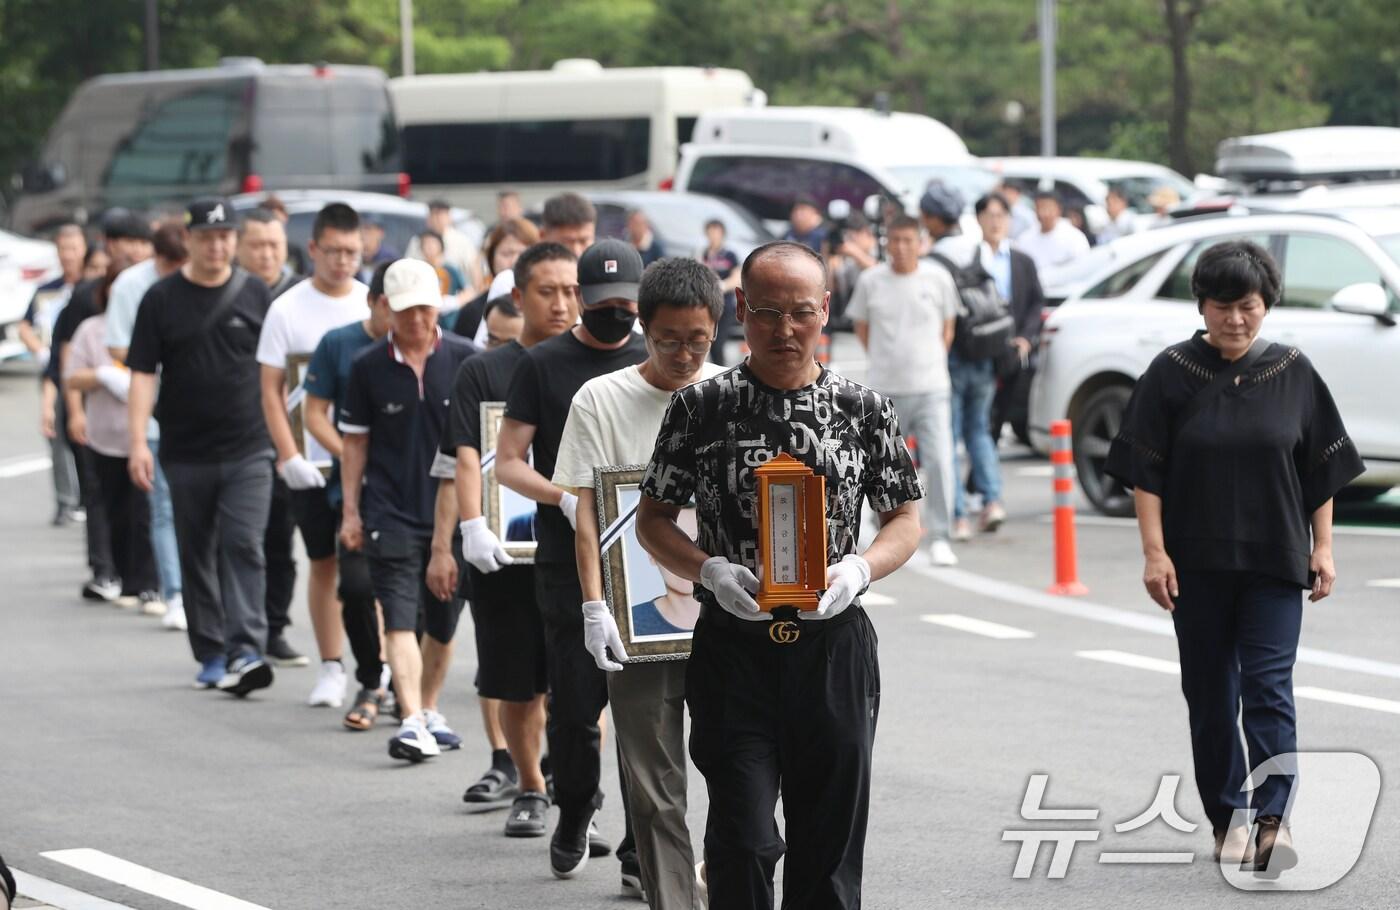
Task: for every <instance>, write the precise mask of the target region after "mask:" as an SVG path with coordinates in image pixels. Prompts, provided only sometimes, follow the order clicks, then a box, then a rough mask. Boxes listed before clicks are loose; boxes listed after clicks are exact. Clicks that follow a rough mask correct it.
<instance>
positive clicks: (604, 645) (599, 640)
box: [583, 600, 627, 672]
mask: <svg viewBox="0 0 1400 910" xmlns="http://www.w3.org/2000/svg"><path fill="white" fill-rule="evenodd" d="M583 646H584V647H585V648H587V649H588V653H589V654H592V655H593V662H594V663H595V664H597V665H598V669H599V670H607V671H609V672H616V671H618V670H621V669H623V667H622V664H620V663H618V662H617V660H609V659H608V649H609V648H611V649H612V652H613V656H614V657H616V658H617V659H618V660H626V659H627V652H626V651H624V650H622V636H621V635H620V634H618V631H617V620H615V619H613V615H612V611H611V610H609V609H608V605H607V604H605V603H603V602H602V601H601V600H585V601H584V602H583Z"/></svg>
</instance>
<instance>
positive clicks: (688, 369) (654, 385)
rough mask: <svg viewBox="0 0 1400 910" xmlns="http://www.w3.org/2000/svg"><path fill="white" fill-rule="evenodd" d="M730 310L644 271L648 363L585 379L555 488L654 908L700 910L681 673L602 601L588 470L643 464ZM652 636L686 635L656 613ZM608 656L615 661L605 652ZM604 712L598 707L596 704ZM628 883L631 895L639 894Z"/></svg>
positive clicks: (658, 270) (708, 286)
mask: <svg viewBox="0 0 1400 910" xmlns="http://www.w3.org/2000/svg"><path fill="white" fill-rule="evenodd" d="M723 310H724V291H723V288H722V287H721V285H720V281H719V278H718V276H716V275H715V273H714V272H713V271H711V270H710V268H709V267H707V266H706V265H705V264H704V263H702V262H697V261H695V260H693V259H680V258H676V259H663V260H660V261H658V262H656V263H655V264H653V265H651V266H649V267H648V268H647V270H646V272H645V273H643V275H642V280H641V283H640V284H639V285H638V287H637V313H638V318H639V320H640V322H641V324H642V331H643V335H644V337H645V338H646V341H647V348H648V354H647V359H646V360H645V361H644V362H643V363H641V364H639V365H638V366H629V367H625V368H623V369H621V370H618V371H617V372H615V373H608V374H607V375H605V376H599V377H597V378H596V379H590V380H589V381H588V382H586V383H584V384H583V388H581V389H579V390H578V393H577V394H575V395H574V400H573V405H572V406H571V407H570V409H569V419H568V422H567V423H566V424H565V425H564V435H563V437H562V438H561V439H560V440H559V458H558V460H557V461H555V463H554V484H555V486H558V487H562V488H564V489H566V490H568V491H569V492H571V493H573V494H574V495H576V496H577V497H578V502H579V505H578V530H577V532H576V534H575V538H574V554H575V557H576V560H577V563H578V578H579V586H580V588H581V589H582V591H583V609H582V616H583V640H582V641H580V642H578V644H577V645H576V646H575V647H579V646H582V648H583V649H585V650H586V651H587V653H589V654H591V655H592V657H593V662H594V663H595V664H597V666H598V669H600V670H606V671H608V673H607V696H608V699H609V700H610V701H611V702H612V706H613V724H614V725H615V727H616V729H617V748H618V755H619V759H620V764H621V773H622V776H623V779H624V781H625V784H626V788H627V799H628V805H627V810H628V815H629V817H630V819H631V822H632V831H633V836H634V839H635V840H636V843H637V859H638V861H639V865H640V869H641V882H640V885H641V890H643V891H644V892H645V893H646V895H647V898H648V900H649V901H650V903H651V906H652V907H653V908H680V910H691V908H693V907H694V906H695V857H694V854H693V852H692V850H691V846H690V829H689V828H687V827H686V823H685V809H686V784H685V778H686V771H685V703H684V702H685V664H684V663H683V662H681V661H661V662H654V663H630V664H627V665H626V667H625V668H624V666H623V664H622V663H621V661H626V660H627V653H626V651H625V649H624V646H623V644H622V638H621V635H620V634H619V631H618V627H617V622H616V621H615V620H614V619H613V615H612V611H611V610H609V609H608V605H607V603H605V602H604V600H603V572H602V558H601V554H600V550H599V529H598V520H597V514H598V513H597V503H596V498H595V495H594V491H593V468H594V467H595V466H599V465H613V466H623V465H635V464H646V463H647V461H649V460H650V459H651V453H652V450H653V449H654V448H655V447H656V433H657V430H659V429H660V428H661V418H662V417H663V416H665V414H666V408H667V406H668V405H670V403H671V393H673V392H674V391H676V390H677V389H681V388H685V387H686V386H688V385H690V384H691V383H694V382H698V381H699V380H701V379H707V378H709V377H710V376H714V375H716V374H718V373H721V372H723V370H724V368H723V367H721V366H719V365H718V364H715V363H711V362H709V360H708V359H707V358H708V355H709V353H710V346H711V345H712V344H714V343H715V331H716V327H717V326H718V324H719V317H720V314H721V313H722V312H723ZM655 621H656V623H657V624H658V627H657V629H656V631H657V632H669V633H680V632H688V631H690V630H689V629H688V628H679V627H676V626H673V625H672V624H671V623H669V622H668V621H667V620H666V619H665V618H664V617H662V616H661V615H660V614H659V613H658V614H657V615H656V616H655ZM609 649H611V650H612V657H611V658H610V657H609V656H608V650H609ZM598 707H599V709H600V710H601V707H602V706H601V705H599V706H598ZM629 884H630V883H628V882H627V881H626V880H625V879H624V891H625V892H626V893H632V891H631V889H630V888H629V887H628V885H629Z"/></svg>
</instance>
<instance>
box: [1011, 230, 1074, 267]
mask: <svg viewBox="0 0 1400 910" xmlns="http://www.w3.org/2000/svg"><path fill="white" fill-rule="evenodd" d="M1013 245H1014V246H1015V247H1016V249H1018V250H1020V251H1021V252H1023V253H1025V254H1026V255H1027V256H1029V257H1031V259H1034V260H1035V267H1036V270H1037V271H1039V272H1044V271H1045V270H1046V269H1051V268H1054V267H1055V266H1057V265H1064V264H1065V263H1066V262H1069V261H1070V260H1071V259H1074V258H1076V257H1078V256H1082V255H1084V254H1085V253H1087V252H1089V238H1088V237H1085V236H1084V232H1083V231H1081V230H1080V229H1079V228H1077V227H1075V226H1074V225H1072V224H1070V223H1069V222H1068V221H1066V220H1065V219H1063V218H1061V219H1060V220H1059V221H1057V222H1055V227H1054V228H1053V229H1052V230H1051V231H1050V233H1048V234H1047V233H1045V232H1044V231H1042V230H1041V229H1040V225H1039V224H1037V225H1036V226H1035V227H1033V228H1031V229H1030V230H1029V231H1023V232H1021V233H1020V234H1017V235H1016V240H1015V241H1014V243H1013Z"/></svg>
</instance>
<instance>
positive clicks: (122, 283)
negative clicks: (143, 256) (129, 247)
mask: <svg viewBox="0 0 1400 910" xmlns="http://www.w3.org/2000/svg"><path fill="white" fill-rule="evenodd" d="M159 279H160V275H159V274H157V273H156V260H155V257H154V256H152V257H151V258H150V259H147V260H146V261H144V262H138V263H136V264H135V265H133V266H131V267H130V268H127V269H123V270H122V272H121V274H120V275H118V276H117V277H116V280H114V281H113V282H112V288H111V290H110V291H108V292H107V313H106V315H107V323H106V325H107V338H106V343H107V347H109V348H129V347H131V329H132V327H133V326H135V325H136V311H137V310H138V309H140V308H141V298H142V297H145V296H146V292H147V291H149V290H150V289H151V285H153V284H155V283H156V281H158V280H159Z"/></svg>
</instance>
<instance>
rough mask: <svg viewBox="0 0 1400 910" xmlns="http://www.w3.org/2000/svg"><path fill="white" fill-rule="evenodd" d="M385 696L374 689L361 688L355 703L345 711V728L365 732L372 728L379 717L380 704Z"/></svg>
mask: <svg viewBox="0 0 1400 910" xmlns="http://www.w3.org/2000/svg"><path fill="white" fill-rule="evenodd" d="M382 700H383V696H382V695H380V694H379V693H378V692H375V691H374V690H372V689H361V690H360V691H359V693H358V694H356V696H355V704H354V705H353V706H352V707H351V708H350V710H349V711H347V712H346V713H345V721H344V723H345V728H346V729H347V730H355V731H356V732H363V731H365V730H372V729H373V728H374V722H375V721H376V720H378V719H379V706H380V704H381V703H382Z"/></svg>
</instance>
